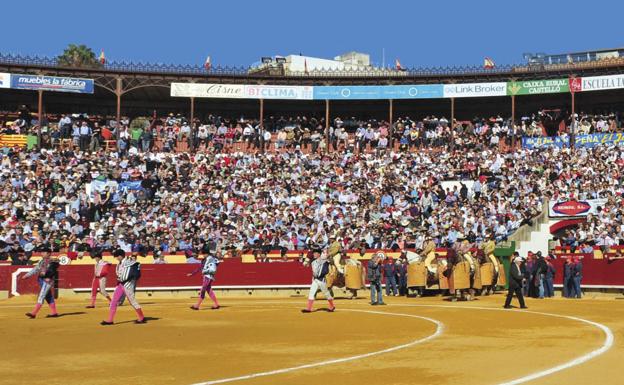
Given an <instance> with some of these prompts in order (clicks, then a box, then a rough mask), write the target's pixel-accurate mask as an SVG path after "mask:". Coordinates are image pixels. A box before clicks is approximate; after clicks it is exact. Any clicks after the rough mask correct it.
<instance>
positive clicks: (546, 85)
mask: <svg viewBox="0 0 624 385" xmlns="http://www.w3.org/2000/svg"><path fill="white" fill-rule="evenodd" d="M558 92H570V80H569V79H567V78H565V79H547V80H525V81H520V82H508V83H507V95H510V96H511V95H538V94H553V93H558Z"/></svg>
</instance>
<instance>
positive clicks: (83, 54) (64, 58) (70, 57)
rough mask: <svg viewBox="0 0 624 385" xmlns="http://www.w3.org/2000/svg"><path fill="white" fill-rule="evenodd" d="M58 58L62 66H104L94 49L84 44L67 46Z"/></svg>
mask: <svg viewBox="0 0 624 385" xmlns="http://www.w3.org/2000/svg"><path fill="white" fill-rule="evenodd" d="M57 60H58V64H59V66H62V67H82V68H84V67H87V68H99V67H102V63H100V62H99V61H98V59H97V57H96V56H95V53H94V52H93V50H92V49H91V48H89V47H87V46H86V45H84V44H80V45H76V44H70V45H68V46H67V48H65V50H64V51H63V54H62V55H60V56H59V57H58V58H57Z"/></svg>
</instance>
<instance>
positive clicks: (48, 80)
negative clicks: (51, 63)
mask: <svg viewBox="0 0 624 385" xmlns="http://www.w3.org/2000/svg"><path fill="white" fill-rule="evenodd" d="M11 88H17V89H22V90H43V91H60V92H77V93H81V94H92V93H93V79H80V78H63V77H58V76H44V75H20V74H11Z"/></svg>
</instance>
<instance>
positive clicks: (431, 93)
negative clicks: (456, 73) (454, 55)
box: [314, 84, 444, 100]
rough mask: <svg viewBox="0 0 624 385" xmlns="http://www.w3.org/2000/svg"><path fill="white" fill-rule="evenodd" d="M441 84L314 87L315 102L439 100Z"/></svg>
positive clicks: (441, 90) (441, 89)
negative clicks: (325, 100)
mask: <svg viewBox="0 0 624 385" xmlns="http://www.w3.org/2000/svg"><path fill="white" fill-rule="evenodd" d="M443 93H444V88H443V86H442V84H420V85H400V86H315V87H314V99H316V100H319V99H320V100H324V99H329V100H363V99H372V100H375V99H377V100H383V99H430V98H441V97H442V96H443Z"/></svg>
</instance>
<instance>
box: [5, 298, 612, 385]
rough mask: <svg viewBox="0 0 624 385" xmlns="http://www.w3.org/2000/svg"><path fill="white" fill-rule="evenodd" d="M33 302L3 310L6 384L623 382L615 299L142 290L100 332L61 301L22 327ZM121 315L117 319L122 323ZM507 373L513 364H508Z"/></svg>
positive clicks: (86, 315) (78, 307) (79, 307)
mask: <svg viewBox="0 0 624 385" xmlns="http://www.w3.org/2000/svg"><path fill="white" fill-rule="evenodd" d="M33 300H34V298H32V296H25V297H23V298H19V299H13V300H10V301H3V302H2V303H1V305H0V310H1V313H0V320H1V322H2V325H3V327H2V341H3V350H4V351H5V352H6V354H5V357H4V358H3V360H2V363H1V364H0V371H1V372H2V373H3V377H2V379H1V380H0V382H1V383H3V384H19V383H23V382H24V379H25V377H27V376H28V375H29V373H28V371H25V370H24V364H25V363H26V362H27V365H28V367H33V368H48V369H46V377H45V378H41V379H40V380H39V379H33V380H29V382H31V383H42V384H43V383H46V384H81V383H85V382H88V383H94V384H113V383H137V384H196V383H204V384H217V383H241V384H244V383H248V384H278V383H282V384H286V383H288V384H316V383H318V379H319V378H323V379H325V380H324V381H330V382H331V383H343V384H360V383H362V382H366V381H368V380H369V379H371V378H384V379H385V380H384V381H388V382H387V383H393V384H432V383H436V384H515V383H523V382H528V381H530V383H535V384H562V383H584V384H592V383H602V384H620V383H621V378H620V376H619V374H618V373H619V371H620V370H619V365H620V361H621V357H622V353H624V347H623V346H622V344H621V342H620V341H621V338H622V334H623V331H624V321H622V319H623V318H624V311H623V310H622V308H621V306H620V304H619V303H618V302H619V301H617V300H616V299H613V298H597V299H589V298H586V299H583V300H582V301H578V302H575V301H569V300H564V299H558V300H554V301H548V302H547V303H546V302H543V301H538V300H534V301H531V300H529V302H528V305H529V307H530V309H529V311H523V312H519V311H515V310H505V309H501V303H502V300H503V298H502V296H501V295H494V296H490V297H487V298H481V299H480V300H479V301H473V302H471V303H461V304H450V303H448V302H445V301H443V300H442V299H441V298H440V297H431V298H419V299H403V298H401V299H391V300H389V301H388V302H389V305H388V306H386V307H384V308H383V309H380V308H371V307H370V305H368V303H367V300H365V299H358V300H339V301H337V306H338V310H337V311H336V312H335V313H328V312H325V311H323V310H322V309H321V310H318V311H316V312H314V313H312V314H307V315H303V314H301V313H300V311H299V310H300V308H301V307H302V305H303V302H304V298H297V297H279V298H276V297H275V296H271V297H265V298H262V297H259V298H256V297H254V298H245V297H238V296H231V297H230V296H227V297H224V298H223V299H222V300H221V302H222V308H221V309H219V310H216V311H213V310H210V309H209V308H206V309H205V310H201V311H199V312H192V311H190V310H189V309H188V305H189V304H190V303H192V302H193V301H194V299H193V298H191V297H190V296H188V295H186V296H179V297H177V298H172V299H156V298H153V297H147V296H146V297H144V298H141V300H142V304H143V306H144V308H145V313H146V315H147V317H153V318H150V320H149V322H148V324H146V325H133V324H132V323H131V320H132V319H133V318H132V317H133V314H132V313H133V312H132V309H129V307H128V306H126V307H125V308H123V309H122V310H120V312H119V313H120V314H119V316H118V317H119V320H120V322H119V324H118V325H117V326H116V327H115V328H114V329H111V330H102V329H101V328H100V326H99V324H98V323H99V321H100V320H101V319H102V318H103V317H104V316H105V312H106V309H102V308H100V309H95V310H96V311H92V312H91V311H90V312H86V311H85V309H84V306H85V304H86V303H87V301H86V300H84V299H83V300H81V299H68V300H62V301H59V307H60V309H62V310H60V311H61V315H62V316H61V318H59V319H42V320H38V321H36V322H34V321H33V322H30V323H29V324H26V325H25V324H24V316H23V313H24V312H25V311H26V310H27V309H28V308H30V307H31V303H32V302H33ZM122 320H123V321H122ZM510 368H513V370H510Z"/></svg>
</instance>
